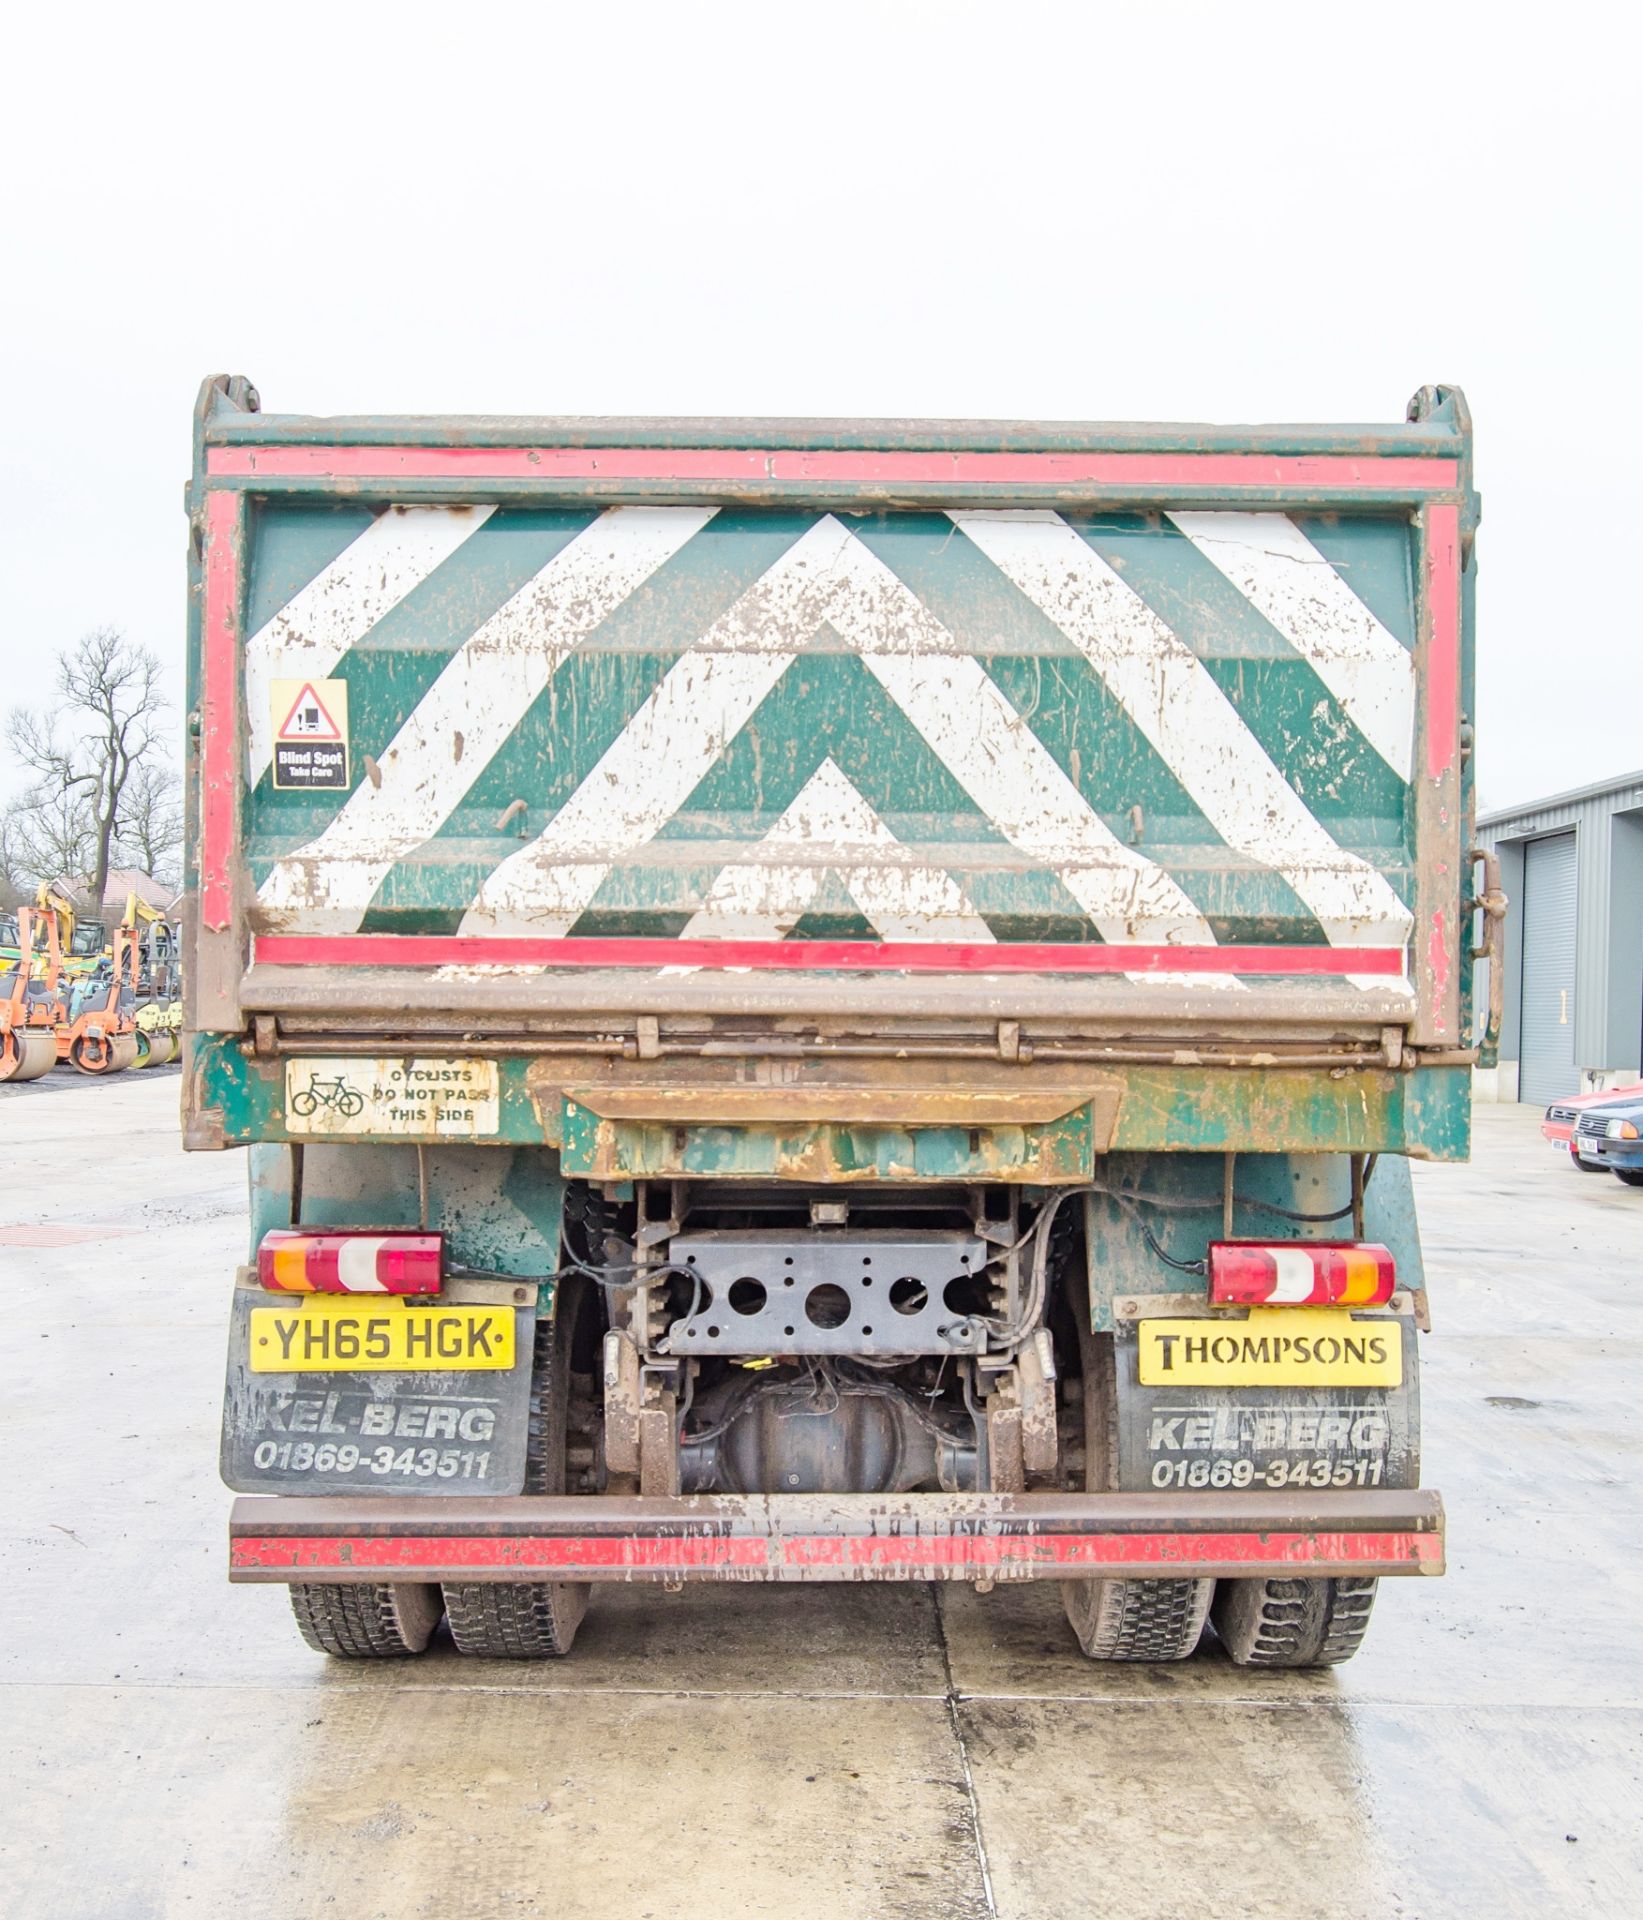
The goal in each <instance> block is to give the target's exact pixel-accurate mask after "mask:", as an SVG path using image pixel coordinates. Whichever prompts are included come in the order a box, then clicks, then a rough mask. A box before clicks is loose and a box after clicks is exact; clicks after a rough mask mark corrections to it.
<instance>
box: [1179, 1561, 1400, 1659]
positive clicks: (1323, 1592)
mask: <svg viewBox="0 0 1643 1920" xmlns="http://www.w3.org/2000/svg"><path fill="white" fill-rule="evenodd" d="M1376 1584H1377V1583H1376V1582H1375V1581H1374V1580H1372V1579H1362V1578H1360V1579H1350V1580H1345V1579H1343V1580H1223V1581H1222V1582H1221V1584H1220V1586H1219V1588H1218V1589H1217V1591H1216V1595H1215V1607H1214V1611H1213V1614H1212V1616H1211V1617H1212V1618H1213V1620H1214V1622H1215V1631H1216V1632H1217V1633H1218V1634H1219V1635H1220V1636H1221V1644H1222V1645H1223V1646H1224V1647H1225V1648H1226V1650H1227V1652H1228V1654H1230V1655H1231V1657H1232V1659H1233V1661H1234V1663H1235V1664H1236V1665H1238V1666H1240V1667H1336V1666H1339V1665H1340V1663H1341V1662H1342V1661H1343V1660H1350V1659H1351V1658H1352V1656H1353V1654H1355V1653H1356V1652H1357V1651H1358V1649H1359V1647H1360V1646H1362V1645H1363V1637H1364V1635H1365V1634H1366V1633H1367V1632H1368V1631H1369V1614H1370V1610H1371V1608H1372V1607H1373V1606H1374V1604H1375V1587H1376Z"/></svg>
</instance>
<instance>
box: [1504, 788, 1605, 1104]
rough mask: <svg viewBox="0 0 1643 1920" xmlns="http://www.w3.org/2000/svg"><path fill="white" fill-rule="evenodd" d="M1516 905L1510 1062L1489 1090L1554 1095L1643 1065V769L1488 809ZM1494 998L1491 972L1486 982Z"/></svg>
mask: <svg viewBox="0 0 1643 1920" xmlns="http://www.w3.org/2000/svg"><path fill="white" fill-rule="evenodd" d="M1477 843H1478V845H1479V846H1482V847H1487V848H1489V849H1490V850H1491V851H1493V852H1494V853H1496V854H1498V855H1499V856H1500V864H1501V879H1502V882H1503V884H1504V885H1505V888H1506V893H1507V898H1508V901H1509V903H1510V904H1509V905H1508V908H1507V915H1506V928H1505V933H1506V958H1505V987H1506V992H1505V1010H1504V1019H1503V1021H1502V1025H1501V1036H1500V1067H1499V1070H1498V1072H1497V1073H1496V1074H1494V1075H1488V1074H1480V1075H1479V1076H1478V1079H1479V1085H1478V1093H1479V1095H1480V1096H1481V1097H1484V1098H1488V1097H1490V1096H1491V1095H1493V1096H1494V1097H1495V1098H1498V1099H1501V1100H1525V1101H1530V1102H1536V1103H1539V1102H1544V1101H1547V1100H1555V1099H1557V1098H1559V1097H1560V1096H1562V1095H1567V1094H1571V1093H1579V1092H1584V1091H1588V1090H1591V1089H1595V1088H1602V1087H1607V1086H1612V1085H1614V1084H1616V1083H1617V1082H1619V1081H1622V1080H1635V1079H1637V1078H1638V1077H1639V1068H1640V1065H1643V772H1640V773H1632V774H1625V775H1622V776H1621V777H1620V778H1618V779H1614V780H1605V781H1602V782H1601V783H1600V784H1598V785H1596V786H1590V787H1580V788H1577V789H1576V790H1575V791H1574V792H1573V793H1559V794H1554V795H1552V797H1551V798H1550V799H1547V800H1536V801H1534V802H1532V803H1531V804H1529V805H1527V806H1521V807H1511V808H1508V809H1505V810H1503V811H1500V812H1496V813H1487V814H1484V815H1483V816H1482V817H1481V818H1480V819H1479V821H1478V830H1477ZM1478 997H1479V1003H1480V1005H1481V1004H1482V1003H1483V982H1482V981H1481V980H1480V982H1479V996H1478Z"/></svg>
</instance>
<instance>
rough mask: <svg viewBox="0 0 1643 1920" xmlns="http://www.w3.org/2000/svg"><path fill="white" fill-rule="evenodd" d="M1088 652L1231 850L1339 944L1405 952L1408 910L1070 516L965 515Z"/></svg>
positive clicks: (993, 556) (967, 529)
mask: <svg viewBox="0 0 1643 1920" xmlns="http://www.w3.org/2000/svg"><path fill="white" fill-rule="evenodd" d="M951 518H952V519H953V521H954V522H955V524H956V525H958V526H959V527H961V528H962V529H963V531H964V533H965V534H966V536H967V537H968V538H969V539H971V540H973V541H974V542H975V543H976V545H977V546H978V547H980V549H981V550H982V552H983V553H985V554H986V556H987V558H988V559H989V560H991V561H992V562H993V564H994V565H995V566H996V567H998V568H999V570H1000V571H1001V572H1002V573H1003V574H1004V575H1005V576H1006V577H1007V578H1008V579H1009V580H1011V581H1012V582H1014V584H1015V585H1016V586H1017V587H1018V588H1019V589H1020V590H1021V592H1022V593H1024V594H1025V595H1026V596H1027V598H1028V599H1029V600H1031V601H1032V602H1033V604H1034V605H1035V606H1037V607H1038V608H1039V609H1040V611H1042V612H1043V613H1044V614H1045V615H1046V616H1047V617H1048V618H1049V619H1050V620H1052V621H1053V622H1054V623H1055V625H1056V626H1057V627H1059V628H1060V629H1061V631H1062V632H1063V633H1064V634H1065V635H1066V636H1067V638H1068V639H1069V640H1071V641H1072V642H1073V644H1074V645H1075V646H1076V647H1077V648H1078V649H1079V651H1080V652H1081V653H1082V654H1083V655H1084V657H1085V659H1087V660H1088V661H1089V663H1090V665H1091V666H1092V667H1093V668H1094V669H1095V671H1096V672H1097V673H1098V674H1099V675H1100V676H1101V678H1102V680H1103V681H1104V682H1105V684H1106V685H1107V687H1108V688H1109V689H1110V690H1111V692H1112V693H1113V695H1114V697H1115V698H1116V699H1117V700H1118V702H1119V703H1120V705H1121V706H1122V707H1123V708H1124V711H1125V712H1126V713H1127V714H1128V715H1129V716H1130V718H1131V720H1133V721H1134V723H1135V724H1136V726H1137V727H1138V728H1139V729H1140V730H1141V732H1142V733H1143V734H1144V735H1145V736H1146V738H1147V739H1148V740H1149V741H1150V742H1151V743H1152V745H1153V747H1154V748H1155V749H1156V750H1157V752H1158V754H1159V755H1160V757H1161V758H1162V759H1163V761H1164V763H1165V765H1166V766H1168V767H1169V769H1170V771H1171V772H1172V773H1173V774H1174V775H1175V777H1176V778H1177V779H1178V780H1179V781H1180V782H1181V784H1182V786H1183V787H1185V789H1186V790H1187V792H1188V793H1189V794H1190V795H1191V796H1192V798H1193V800H1194V801H1195V802H1196V804H1197V805H1198V806H1199V807H1200V808H1201V809H1202V811H1203V814H1204V817H1205V818H1206V819H1207V820H1208V821H1209V823H1210V825H1211V826H1213V827H1214V829H1215V830H1216V832H1217V833H1219V834H1220V835H1221V837H1222V839H1224V840H1225V841H1226V843H1227V844H1228V846H1230V847H1233V848H1235V849H1236V850H1237V851H1238V852H1240V853H1242V854H1245V855H1247V856H1248V857H1249V858H1250V859H1252V860H1257V861H1259V862H1260V863H1261V864H1262V865H1263V866H1267V867H1272V868H1275V869H1276V870H1277V871H1278V872H1279V873H1281V874H1282V875H1283V877H1284V878H1285V880H1287V881H1288V882H1289V884H1290V886H1291V887H1292V888H1293V889H1294V890H1295V892H1296V893H1297V894H1299V896H1300V897H1301V899H1302V900H1304V901H1305V902H1306V904H1307V906H1308V907H1309V908H1310V909H1311V910H1312V912H1313V913H1314V914H1315V915H1316V917H1317V919H1318V921H1319V923H1320V924H1321V926H1322V927H1323V929H1324V932H1325V934H1326V935H1327V937H1328V939H1329V940H1330V942H1331V943H1332V944H1333V945H1336V946H1355V945H1360V944H1363V945H1369V946H1393V947H1403V946H1405V945H1406V944H1407V942H1408V938H1409V930H1410V926H1411V917H1410V913H1409V910H1408V908H1407V907H1405V906H1404V904H1403V902H1402V901H1401V900H1400V899H1399V898H1398V896H1397V894H1396V893H1395V892H1394V891H1393V890H1392V888H1391V886H1390V885H1389V884H1388V883H1387V881H1386V879H1385V877H1384V875H1382V874H1380V873H1379V872H1377V871H1376V869H1375V868H1374V867H1372V866H1371V865H1370V864H1369V863H1368V861H1366V860H1361V859H1359V858H1358V856H1357V855H1356V854H1351V853H1348V852H1346V850H1345V849H1344V848H1342V847H1340V846H1338V845H1337V844H1336V843H1335V841H1334V840H1333V839H1332V838H1331V837H1330V835H1329V834H1328V833H1327V832H1326V831H1325V830H1324V828H1323V827H1322V825H1321V824H1320V823H1319V822H1318V821H1317V820H1316V819H1315V818H1314V817H1313V815H1312V814H1311V813H1309V812H1308V811H1307V808H1306V806H1305V804H1304V803H1303V802H1302V800H1301V797H1300V795H1299V794H1298V793H1296V791H1295V790H1294V788H1293V787H1291V786H1290V784H1289V783H1288V781H1286V780H1285V779H1284V777H1283V775H1282V774H1280V773H1279V771H1278V769H1277V768H1276V767H1275V766H1274V765H1273V764H1272V762H1271V760H1269V759H1268V758H1267V755H1266V751H1265V749H1264V748H1263V747H1262V746H1261V743H1260V742H1259V741H1258V740H1257V739H1256V738H1255V736H1254V734H1252V733H1251V732H1250V730H1249V729H1248V727H1246V726H1245V724H1244V722H1243V720H1242V719H1241V717H1240V716H1239V714H1238V711H1237V709H1236V708H1235V707H1234V706H1233V705H1232V703H1231V701H1230V700H1228V699H1227V697H1226V695H1225V694H1224V693H1222V691H1221V689H1220V688H1219V687H1218V686H1217V685H1216V683H1215V681H1214V679H1213V678H1212V677H1211V676H1210V674H1209V673H1208V672H1207V671H1206V669H1205V667H1204V664H1203V662H1202V661H1201V660H1199V659H1198V657H1197V655H1196V654H1194V653H1193V652H1192V650H1191V649H1190V648H1189V647H1187V646H1186V645H1185V644H1184V643H1183V642H1182V641H1181V640H1180V639H1178V638H1177V636H1176V635H1175V634H1174V633H1173V632H1171V630H1170V629H1169V628H1168V627H1167V626H1165V625H1164V623H1163V621H1162V620H1160V619H1159V618H1158V616H1157V614H1155V613H1154V612H1153V611H1152V609H1151V608H1150V607H1149V606H1148V605H1147V604H1146V602H1145V601H1144V600H1142V599H1141V598H1140V596H1139V595H1138V594H1137V593H1136V592H1135V591H1134V589H1133V588H1131V587H1130V586H1128V585H1127V584H1126V583H1125V581H1123V580H1122V579H1121V578H1120V577H1119V576H1118V574H1117V573H1115V572H1114V571H1113V569H1112V568H1111V567H1110V566H1108V564H1107V563H1106V561H1105V560H1103V559H1102V558H1101V556H1100V555H1099V554H1098V553H1097V552H1096V551H1095V550H1094V548H1093V547H1091V546H1090V545H1089V543H1088V542H1087V541H1085V540H1083V539H1081V538H1080V537H1079V535H1078V534H1077V533H1076V532H1075V531H1074V530H1073V528H1072V527H1070V526H1068V524H1067V523H1066V521H1065V520H1063V519H1062V518H1061V517H1060V515H1058V514H1055V513H1049V512H1036V511H1022V512H1015V511H1010V512H1002V513H967V512H955V513H953V514H952V516H951Z"/></svg>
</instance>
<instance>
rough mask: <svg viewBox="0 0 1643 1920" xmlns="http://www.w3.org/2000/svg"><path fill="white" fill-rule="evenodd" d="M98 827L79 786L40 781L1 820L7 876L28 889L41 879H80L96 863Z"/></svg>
mask: <svg viewBox="0 0 1643 1920" xmlns="http://www.w3.org/2000/svg"><path fill="white" fill-rule="evenodd" d="M96 844H97V827H96V822H95V821H94V819H93V818H92V814H91V809H90V807H89V806H88V805H87V804H86V800H85V796H84V794H83V793H82V792H81V791H80V789H79V788H78V787H66V788H51V787H48V786H47V785H46V784H45V783H44V782H43V781H41V782H37V783H36V784H35V785H34V786H33V787H31V788H30V789H29V790H28V792H27V793H25V794H24V795H23V796H22V797H21V798H20V799H19V800H17V801H15V802H14V803H13V805H12V806H11V807H10V809H9V810H8V811H7V814H6V817H5V819H4V821H3V822H0V845H3V848H4V852H3V855H0V864H3V865H4V867H5V870H6V873H7V875H8V876H9V877H10V878H11V879H12V880H13V881H15V883H16V884H17V885H18V886H19V887H20V888H22V889H23V890H24V891H26V892H28V893H33V891H34V889H35V888H36V887H37V886H38V885H39V883H40V882H41V881H42V880H47V881H53V882H55V881H63V880H78V879H79V878H81V876H82V875H84V874H85V873H86V872H87V871H88V869H89V867H90V864H91V859H92V855H93V852H94V850H95V848H96Z"/></svg>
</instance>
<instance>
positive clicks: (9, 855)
mask: <svg viewBox="0 0 1643 1920" xmlns="http://www.w3.org/2000/svg"><path fill="white" fill-rule="evenodd" d="M29 880H30V868H29V861H28V856H27V854H26V853H25V851H24V848H23V838H22V834H21V832H20V831H19V828H18V823H17V821H16V819H15V818H14V817H13V816H12V815H11V814H9V813H8V814H0V908H6V907H19V906H22V905H23V904H24V903H25V902H26V901H27V899H28V897H29V891H30V889H29Z"/></svg>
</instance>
